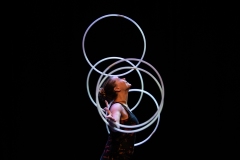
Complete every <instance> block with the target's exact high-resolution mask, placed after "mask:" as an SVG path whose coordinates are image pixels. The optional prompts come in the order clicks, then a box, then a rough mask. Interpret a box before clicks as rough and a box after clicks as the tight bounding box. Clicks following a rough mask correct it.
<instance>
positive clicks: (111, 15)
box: [82, 14, 146, 75]
mask: <svg viewBox="0 0 240 160" xmlns="http://www.w3.org/2000/svg"><path fill="white" fill-rule="evenodd" d="M113 16H114V17H122V18H125V19H127V20H129V21H131V22H132V23H133V24H135V25H136V26H137V28H138V29H139V31H140V32H141V34H142V37H143V44H144V47H143V54H142V57H141V59H143V57H144V56H145V52H146V38H145V35H144V33H143V31H142V29H141V27H140V26H139V25H138V24H137V23H136V22H135V21H134V20H132V19H131V18H129V17H127V16H124V15H120V14H107V15H104V16H102V17H99V18H98V19H96V20H95V21H93V22H92V23H91V24H90V25H89V26H88V28H87V30H86V31H85V33H84V35H83V40H82V50H83V54H84V57H85V59H86V60H87V62H88V64H89V65H90V66H91V67H92V68H93V69H94V70H95V71H96V72H98V73H100V74H103V73H102V72H101V71H99V70H98V69H96V68H95V67H94V66H93V65H92V64H91V62H90V61H89V60H88V58H87V54H86V52H85V47H84V46H85V45H84V43H85V37H86V35H87V32H88V30H89V29H90V28H91V27H92V26H93V25H94V24H95V23H96V22H98V21H99V20H101V19H103V18H106V17H113ZM140 63H141V62H140V61H139V62H138V64H137V65H136V66H138V65H139V64H140ZM131 71H133V70H130V71H128V72H127V73H126V74H128V73H130V72H131ZM105 75H106V74H105Z"/></svg>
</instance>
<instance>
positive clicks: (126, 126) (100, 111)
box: [96, 58, 164, 133]
mask: <svg viewBox="0 0 240 160" xmlns="http://www.w3.org/2000/svg"><path fill="white" fill-rule="evenodd" d="M127 59H128V60H135V61H141V62H144V63H145V64H147V65H149V66H150V67H151V68H152V69H153V70H154V71H155V72H156V74H157V75H158V77H159V79H160V81H161V83H162V79H161V76H160V75H159V73H158V72H157V70H156V69H155V68H154V67H153V66H152V65H151V64H149V63H147V62H145V61H143V60H139V59H136V58H127ZM122 61H125V59H124V60H120V61H118V63H120V62H122ZM123 68H124V69H126V68H128V69H131V68H134V67H122V68H119V69H118V70H120V69H123ZM134 69H138V70H141V71H144V72H145V73H147V74H149V75H150V76H151V77H152V78H153V79H154V80H155V82H156V83H157V84H158V86H159V89H160V92H161V94H162V100H161V103H160V105H159V109H158V111H157V112H156V113H155V115H154V116H153V117H152V118H150V119H149V120H148V121H146V122H144V123H141V124H138V125H134V126H129V125H121V124H119V126H120V127H123V128H124V127H125V128H137V127H140V126H143V125H145V124H146V123H148V122H150V121H151V120H153V119H154V120H153V121H155V120H156V118H157V115H158V114H160V112H161V110H162V106H163V100H164V86H163V83H162V87H163V88H161V85H160V84H159V83H158V81H157V80H156V79H155V77H154V76H152V75H151V74H150V73H149V72H147V71H145V70H143V69H140V68H134ZM104 73H105V72H104ZM102 76H103V75H101V77H102ZM101 77H100V78H101ZM100 78H99V80H98V85H97V87H96V88H97V89H96V102H97V107H98V111H99V114H100V116H101V117H102V119H103V121H104V122H105V123H106V124H108V122H107V121H106V119H105V117H103V115H104V114H105V113H104V112H103V111H102V109H101V107H100V104H99V99H98V91H99V88H100V86H101V84H100V83H99V81H100ZM105 79H106V77H105ZM103 81H104V80H103ZM103 81H102V82H103ZM143 92H145V93H147V92H146V91H143ZM150 96H151V95H150ZM152 98H153V97H152ZM153 121H152V122H150V124H151V123H153ZM150 124H149V125H150ZM149 125H147V127H148V126H149ZM145 128H146V127H143V128H140V129H137V130H131V131H126V130H121V129H117V128H116V130H118V131H120V132H125V133H133V132H138V131H141V130H143V129H145Z"/></svg>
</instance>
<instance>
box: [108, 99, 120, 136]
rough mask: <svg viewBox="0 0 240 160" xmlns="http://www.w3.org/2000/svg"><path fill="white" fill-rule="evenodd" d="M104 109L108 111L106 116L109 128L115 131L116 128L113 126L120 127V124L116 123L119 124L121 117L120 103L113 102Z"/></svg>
mask: <svg viewBox="0 0 240 160" xmlns="http://www.w3.org/2000/svg"><path fill="white" fill-rule="evenodd" d="M105 103H106V105H108V104H107V102H105ZM104 109H105V110H106V111H107V113H108V115H107V116H106V118H107V120H108V122H109V125H110V128H111V130H112V131H114V132H116V130H114V127H116V128H120V126H119V125H118V124H120V119H121V111H122V106H121V104H119V103H115V104H113V105H112V106H111V108H110V110H109V109H108V108H107V107H106V108H104Z"/></svg>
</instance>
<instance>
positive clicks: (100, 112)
mask: <svg viewBox="0 0 240 160" xmlns="http://www.w3.org/2000/svg"><path fill="white" fill-rule="evenodd" d="M129 68H132V67H122V68H118V69H116V70H120V69H129ZM138 69H139V70H141V71H144V72H145V73H147V74H149V75H150V76H151V77H152V78H153V79H154V80H155V82H156V83H157V84H158V86H159V88H160V92H161V93H162V92H163V90H162V89H161V86H160V85H159V83H158V82H157V80H156V78H155V77H154V76H153V75H151V73H149V72H147V71H146V70H143V69H141V68H138ZM105 78H106V77H105ZM103 81H104V79H103V80H102V81H101V82H100V83H103ZM99 86H101V84H100V85H99ZM99 86H97V88H98V87H99ZM98 90H99V89H98ZM96 93H97V92H96ZM149 96H151V95H149ZM163 98H164V95H163V93H162V101H161V103H160V105H159V106H160V107H159V108H162V105H163ZM153 99H154V98H153ZM96 101H97V104H99V100H98V97H96ZM97 108H98V111H99V114H100V116H101V117H102V119H103V121H104V122H105V123H106V124H107V125H108V122H107V121H106V119H105V113H104V112H103V111H102V109H101V107H100V104H99V106H98V107H97ZM158 114H160V112H159V110H158V112H156V113H155V115H154V116H152V117H151V118H150V119H149V120H148V121H146V122H144V123H141V124H138V125H134V126H129V125H122V124H119V126H120V127H122V128H137V127H141V126H143V125H145V124H147V123H148V122H150V121H151V120H152V119H154V117H156V116H157V115H158ZM123 131H124V130H123Z"/></svg>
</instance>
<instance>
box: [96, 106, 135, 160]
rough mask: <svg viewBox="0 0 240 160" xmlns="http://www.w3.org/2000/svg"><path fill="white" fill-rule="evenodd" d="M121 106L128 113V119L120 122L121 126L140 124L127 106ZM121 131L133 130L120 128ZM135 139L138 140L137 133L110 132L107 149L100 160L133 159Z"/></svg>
mask: <svg viewBox="0 0 240 160" xmlns="http://www.w3.org/2000/svg"><path fill="white" fill-rule="evenodd" d="M115 103H118V102H115ZM113 104H114V103H113ZM113 104H112V105H113ZM120 104H121V103H120ZM112 105H111V106H112ZM121 105H122V106H123V108H124V109H125V110H126V111H127V113H128V119H126V120H120V124H123V125H136V124H139V122H138V120H137V118H136V117H135V115H134V114H133V113H132V112H131V111H130V110H129V109H128V108H127V107H126V106H125V105H123V104H121ZM111 106H110V108H111ZM110 108H109V109H110ZM120 129H123V130H131V128H120ZM135 139H136V133H122V132H112V131H110V134H109V136H108V140H107V143H106V145H105V149H104V151H103V154H102V156H101V158H100V160H129V159H130V158H131V157H132V155H133V152H134V143H135Z"/></svg>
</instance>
